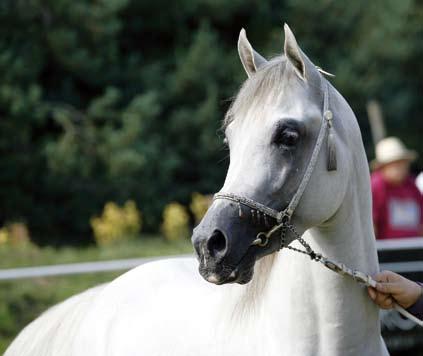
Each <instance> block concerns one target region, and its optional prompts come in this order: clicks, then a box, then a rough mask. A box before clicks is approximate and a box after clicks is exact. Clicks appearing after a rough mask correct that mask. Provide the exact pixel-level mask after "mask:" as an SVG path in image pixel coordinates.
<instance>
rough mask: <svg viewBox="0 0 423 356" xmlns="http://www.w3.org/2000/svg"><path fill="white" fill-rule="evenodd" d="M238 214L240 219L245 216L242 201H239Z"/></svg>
mask: <svg viewBox="0 0 423 356" xmlns="http://www.w3.org/2000/svg"><path fill="white" fill-rule="evenodd" d="M238 216H239V217H240V219H242V218H243V217H244V214H243V213H242V206H241V203H238Z"/></svg>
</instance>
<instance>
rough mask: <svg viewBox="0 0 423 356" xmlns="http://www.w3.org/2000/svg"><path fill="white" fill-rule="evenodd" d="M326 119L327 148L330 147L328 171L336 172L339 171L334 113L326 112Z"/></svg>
mask: <svg viewBox="0 0 423 356" xmlns="http://www.w3.org/2000/svg"><path fill="white" fill-rule="evenodd" d="M325 118H326V120H327V122H328V137H327V146H328V165H327V169H328V171H336V169H337V162H336V143H335V135H334V133H333V127H332V119H333V114H332V111H330V110H327V111H326V112H325Z"/></svg>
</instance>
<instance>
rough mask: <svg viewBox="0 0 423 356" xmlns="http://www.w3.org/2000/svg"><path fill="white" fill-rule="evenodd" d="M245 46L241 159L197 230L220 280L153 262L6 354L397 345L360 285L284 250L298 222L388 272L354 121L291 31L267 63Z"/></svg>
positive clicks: (305, 233)
mask: <svg viewBox="0 0 423 356" xmlns="http://www.w3.org/2000/svg"><path fill="white" fill-rule="evenodd" d="M238 50H239V54H240V57H241V61H242V63H243V66H244V68H245V70H246V72H247V74H248V77H249V78H248V80H247V81H246V82H245V83H244V85H243V87H242V88H241V90H240V92H239V93H238V95H237V98H236V100H235V101H234V103H233V105H232V106H231V108H230V110H229V112H228V114H227V117H226V119H225V127H226V130H225V134H226V138H227V141H228V144H229V147H230V166H229V170H228V173H227V177H226V180H225V183H224V186H223V188H222V191H221V195H220V196H217V197H216V200H215V201H214V203H213V204H212V206H211V207H210V209H209V211H208V212H207V214H206V216H205V217H204V219H203V221H202V222H201V224H200V225H199V226H198V227H197V228H196V229H195V231H194V235H193V243H194V246H195V248H196V252H197V255H198V260H199V261H200V273H201V275H202V276H203V277H204V279H206V280H207V281H208V282H212V283H208V282H207V281H205V280H204V279H203V278H201V276H200V274H199V273H198V262H197V261H196V260H195V259H193V258H192V259H191V258H188V259H173V260H165V261H160V262H154V263H150V264H147V265H143V266H141V267H138V268H135V269H133V270H131V271H129V272H128V273H125V274H124V275H122V276H121V277H119V278H117V279H116V280H114V281H113V282H111V283H110V284H108V285H106V286H103V287H98V288H96V289H93V290H90V291H88V292H85V293H83V294H80V295H78V296H76V297H73V298H71V299H69V300H67V301H65V302H64V303H62V304H60V305H58V306H56V307H54V308H52V309H51V310H49V311H47V312H46V313H45V314H44V315H42V316H41V317H40V318H39V319H37V320H35V321H34V322H33V323H31V324H30V325H29V326H28V327H27V328H25V329H24V330H23V331H22V332H21V334H20V335H19V336H18V337H17V339H16V340H15V341H14V342H13V343H12V345H11V346H10V348H9V349H8V350H7V351H6V354H5V355H6V356H18V355H19V356H24V355H31V356H38V355H39V356H41V355H42V356H46V355H55V356H59V355H60V356H65V355H72V356H76V355H77V356H83V355H87V356H106V355H115V356H123V355H125V356H130V355H133V356H144V355H145V356H147V355H148V356H153V355H154V356H159V355H166V356H170V355H175V356H190V355H192V356H198V355H201V356H209V355H210V356H211V355H213V356H215V355H219V356H226V355H227V356H234V355H243V356H250V355H251V356H253V355H254V356H256V355H261V356H283V355H286V356H291V355H313V356H315V355H322V356H323V355H324V356H331V355H333V356H339V355H354V356H356V355H361V356H365V355H369V356H370V355H371V356H379V355H387V354H388V353H387V350H386V347H385V345H384V342H383V340H382V338H381V336H380V325H379V315H378V308H377V307H376V306H375V305H374V304H373V303H372V301H371V300H370V299H369V298H368V296H367V293H366V290H365V288H364V287H363V286H362V285H360V284H358V283H356V282H355V281H354V280H353V279H352V278H349V277H345V276H341V275H339V274H336V273H333V272H332V271H330V270H328V269H326V268H324V266H322V264H320V263H316V262H315V261H313V260H311V259H309V258H308V257H307V256H306V255H302V254H299V253H297V252H295V251H292V250H289V249H287V248H284V249H282V250H281V251H279V252H278V249H279V248H280V247H282V246H286V245H287V244H288V243H291V247H297V248H301V245H300V244H299V243H298V239H297V238H298V235H296V234H295V233H293V231H295V230H296V231H298V233H299V235H301V234H302V237H303V239H304V241H305V242H307V243H308V244H309V245H310V246H311V248H312V249H313V250H315V251H316V252H318V253H321V254H323V255H324V256H327V257H329V258H333V259H336V260H338V261H341V262H343V263H345V264H346V265H348V266H350V267H352V268H355V269H357V270H360V271H363V272H365V273H368V274H373V273H376V272H377V271H378V261H377V254H376V249H375V238H374V233H373V226H372V220H371V195H370V185H369V172H368V166H367V160H366V156H365V152H364V149H363V144H362V139H361V135H360V131H359V127H358V125H357V122H356V118H355V116H354V114H353V112H352V110H351V109H350V107H349V106H348V104H347V102H346V101H345V100H344V99H343V97H342V96H341V95H340V94H339V93H338V92H337V91H336V90H335V89H334V88H333V87H332V86H331V85H330V84H329V83H328V82H327V80H326V79H325V78H324V77H323V76H322V74H321V72H320V70H319V69H316V67H315V66H314V65H313V64H312V62H311V61H310V60H309V59H308V58H307V57H306V56H305V54H304V53H303V52H302V51H301V49H300V48H299V47H298V44H297V42H296V40H295V37H294V35H293V34H292V32H291V31H290V29H289V28H288V26H286V25H285V45H284V54H283V55H282V56H280V57H277V58H274V59H272V60H270V61H267V60H266V59H264V58H263V57H262V56H260V55H259V54H258V53H257V52H255V51H254V50H253V48H252V47H251V45H250V43H249V42H248V40H247V38H246V36H245V32H244V31H243V30H242V31H241V33H240V37H239V42H238ZM329 111H330V112H331V113H333V118H332V116H331V115H328V114H327V113H328V112H329ZM325 120H327V121H325ZM323 125H325V126H323ZM322 127H323V128H324V129H322ZM322 132H323V135H322V134H321V133H322ZM320 145H321V146H320ZM316 147H318V149H316ZM326 147H327V148H326ZM328 155H329V156H330V157H328ZM310 166H311V169H310ZM304 177H306V178H304ZM303 182H304V183H303ZM298 192H300V193H298ZM225 194H226V195H225ZM293 197H294V198H295V197H296V198H295V199H294V198H293ZM243 198H244V199H243ZM293 200H296V202H294V203H292V202H293ZM252 207H253V208H252ZM254 207H257V209H254ZM268 207H269V208H268ZM290 208H293V209H292V211H291V210H290ZM266 209H267V210H266ZM264 211H267V213H264ZM275 211H283V212H284V214H282V215H283V216H282V215H281V216H276V215H274V216H273V215H272V214H273V212H275ZM287 216H289V218H288V219H285V218H286V217H287ZM275 218H277V219H275ZM288 220H289V222H290V224H292V225H289V226H291V227H290V229H288V230H287V227H288V224H286V225H284V224H285V222H286V221H288ZM281 222H282V224H281V225H280V226H279V227H277V226H278V225H277V224H279V223H281ZM275 226H276V227H277V228H276V230H277V231H276V232H274V233H267V234H262V235H260V234H259V233H260V232H262V231H268V230H269V229H270V228H272V227H275ZM292 226H294V228H292ZM294 239H297V241H293V240H294ZM253 272H254V273H253ZM229 282H233V283H229ZM247 282H248V284H247ZM216 284H219V286H218V285H216Z"/></svg>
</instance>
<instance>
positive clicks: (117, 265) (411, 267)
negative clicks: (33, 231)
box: [0, 237, 423, 281]
mask: <svg viewBox="0 0 423 356" xmlns="http://www.w3.org/2000/svg"><path fill="white" fill-rule="evenodd" d="M376 245H377V249H378V251H379V252H380V253H382V252H385V251H395V250H396V251H400V250H423V238H421V237H418V238H409V239H398V240H394V239H392V240H379V241H376ZM189 256H192V255H173V256H160V257H148V258H131V259H122V260H112V261H98V262H83V263H69V264H61V265H51V266H36V267H24V268H9V269H0V281H5V280H14V279H22V278H36V277H50V276H64V275H72V274H84V273H98V272H110V271H124V270H129V269H131V268H134V267H137V266H140V265H142V264H144V263H147V262H151V261H155V260H159V259H166V258H182V257H189ZM380 268H381V269H387V270H392V271H395V272H398V273H407V272H416V271H423V261H422V260H414V261H401V262H386V263H381V264H380Z"/></svg>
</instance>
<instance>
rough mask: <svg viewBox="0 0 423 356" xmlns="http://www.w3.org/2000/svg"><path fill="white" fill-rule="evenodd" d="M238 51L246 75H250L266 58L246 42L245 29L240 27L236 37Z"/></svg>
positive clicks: (263, 63)
mask: <svg viewBox="0 0 423 356" xmlns="http://www.w3.org/2000/svg"><path fill="white" fill-rule="evenodd" d="M238 53H239V58H240V59H241V62H242V65H243V66H244V69H245V71H246V72H247V75H248V76H249V77H251V76H252V75H253V74H254V73H255V72H256V71H257V70H258V69H259V68H260V67H261V66H263V65H265V64H266V63H267V60H266V59H265V58H263V57H262V56H261V55H260V54H258V53H257V52H256V51H255V50H254V49H253V47H252V46H251V44H250V42H248V39H247V35H246V34H245V30H244V29H241V32H240V33H239V38H238Z"/></svg>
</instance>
